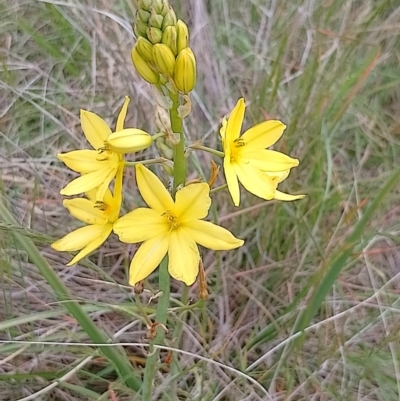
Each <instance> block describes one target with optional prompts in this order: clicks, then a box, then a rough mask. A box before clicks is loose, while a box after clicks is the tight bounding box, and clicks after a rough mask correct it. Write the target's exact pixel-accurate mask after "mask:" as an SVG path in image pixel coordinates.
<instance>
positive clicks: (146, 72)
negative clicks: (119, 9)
mask: <svg viewBox="0 0 400 401" xmlns="http://www.w3.org/2000/svg"><path fill="white" fill-rule="evenodd" d="M137 5H138V9H137V13H136V22H135V24H134V28H133V29H134V32H135V34H136V37H137V42H136V44H135V47H134V48H133V50H132V61H133V64H134V66H135V68H136V70H137V71H138V73H139V74H140V76H141V77H142V78H143V79H144V80H145V81H147V82H149V83H151V84H154V85H165V84H167V83H171V84H172V85H174V87H175V88H176V89H177V90H178V91H179V92H181V93H183V94H188V93H189V92H190V91H192V90H193V88H194V86H195V84H196V59H195V57H194V54H193V52H192V50H191V49H190V47H189V32H188V28H187V25H186V24H185V23H184V22H183V21H182V20H176V15H175V12H174V10H173V9H172V7H171V6H170V5H169V4H168V0H139V1H138V4H137Z"/></svg>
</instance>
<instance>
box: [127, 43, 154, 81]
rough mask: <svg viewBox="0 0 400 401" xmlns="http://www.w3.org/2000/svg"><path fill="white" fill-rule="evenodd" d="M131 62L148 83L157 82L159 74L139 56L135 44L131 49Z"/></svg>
mask: <svg viewBox="0 0 400 401" xmlns="http://www.w3.org/2000/svg"><path fill="white" fill-rule="evenodd" d="M131 56H132V62H133V65H134V66H135V68H136V71H137V72H138V73H139V75H140V76H141V77H142V78H143V79H144V80H145V81H147V82H149V83H150V84H158V82H159V80H160V75H159V74H158V73H156V72H155V71H153V70H152V69H151V68H150V66H149V65H148V64H147V62H146V61H145V60H144V58H142V57H141V55H140V54H139V52H138V50H137V49H136V46H135V47H134V48H133V50H132V54H131Z"/></svg>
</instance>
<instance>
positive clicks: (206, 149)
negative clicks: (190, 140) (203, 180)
mask: <svg viewBox="0 0 400 401" xmlns="http://www.w3.org/2000/svg"><path fill="white" fill-rule="evenodd" d="M189 149H195V150H204V152H208V153H211V154H213V155H215V156H218V157H222V158H224V156H225V153H224V152H220V151H219V150H216V149H213V148H209V147H207V146H203V145H200V144H198V143H194V144H193V145H190V146H189Z"/></svg>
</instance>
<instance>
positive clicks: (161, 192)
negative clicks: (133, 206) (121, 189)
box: [135, 164, 174, 214]
mask: <svg viewBox="0 0 400 401" xmlns="http://www.w3.org/2000/svg"><path fill="white" fill-rule="evenodd" d="M135 167H136V181H137V185H138V188H139V191H140V194H141V195H142V198H143V199H144V201H145V202H146V203H147V205H148V206H150V207H151V208H152V209H154V210H156V211H157V212H159V213H161V214H162V213H164V212H165V211H166V210H169V211H172V210H174V201H173V200H172V198H171V195H170V194H169V192H168V191H167V189H166V188H165V187H164V185H163V183H162V182H161V181H160V180H159V178H158V177H157V176H156V175H155V174H154V173H152V172H151V171H150V170H149V169H148V168H147V167H145V166H143V164H136V166H135Z"/></svg>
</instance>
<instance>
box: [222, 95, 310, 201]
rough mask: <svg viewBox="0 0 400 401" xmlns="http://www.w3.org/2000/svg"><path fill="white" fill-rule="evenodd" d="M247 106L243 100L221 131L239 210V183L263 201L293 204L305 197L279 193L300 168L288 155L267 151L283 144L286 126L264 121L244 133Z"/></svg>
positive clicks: (227, 174) (228, 175)
mask: <svg viewBox="0 0 400 401" xmlns="http://www.w3.org/2000/svg"><path fill="white" fill-rule="evenodd" d="M245 108H246V106H245V103H244V100H243V98H242V99H239V100H238V102H237V104H236V106H235V107H234V109H233V110H232V112H231V114H230V116H229V118H228V119H224V120H223V122H222V128H221V130H220V134H221V138H222V146H223V149H224V172H225V177H226V181H227V184H228V189H229V192H230V194H231V196H232V199H233V203H234V204H235V206H239V203H240V189H239V181H240V182H241V183H242V184H243V186H244V187H245V188H246V189H247V191H249V192H251V193H252V194H254V195H257V196H259V197H260V198H262V199H266V200H271V199H278V200H285V201H291V200H295V199H301V198H303V197H304V195H289V194H285V193H283V192H280V191H278V190H277V189H276V187H277V185H278V184H279V183H280V182H281V181H283V180H284V179H285V178H286V177H287V176H288V175H289V171H290V169H291V168H292V167H296V166H298V165H299V161H298V160H297V159H293V158H292V157H290V156H287V155H285V154H284V153H281V152H277V151H274V150H269V149H265V148H267V147H269V146H271V145H273V144H274V143H275V142H277V141H278V140H279V138H280V137H281V136H282V134H283V131H284V130H285V128H286V126H285V125H284V124H283V123H282V122H280V121H277V120H270V121H264V122H262V123H260V124H257V125H255V126H253V127H251V128H250V129H248V130H247V131H246V132H245V133H244V134H243V135H242V136H240V131H241V128H242V123H243V119H244V112H245Z"/></svg>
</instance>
